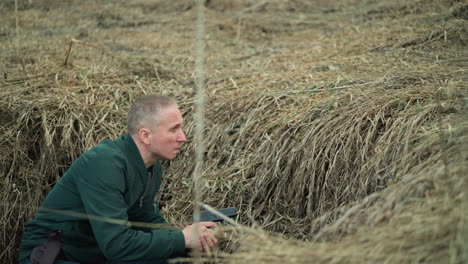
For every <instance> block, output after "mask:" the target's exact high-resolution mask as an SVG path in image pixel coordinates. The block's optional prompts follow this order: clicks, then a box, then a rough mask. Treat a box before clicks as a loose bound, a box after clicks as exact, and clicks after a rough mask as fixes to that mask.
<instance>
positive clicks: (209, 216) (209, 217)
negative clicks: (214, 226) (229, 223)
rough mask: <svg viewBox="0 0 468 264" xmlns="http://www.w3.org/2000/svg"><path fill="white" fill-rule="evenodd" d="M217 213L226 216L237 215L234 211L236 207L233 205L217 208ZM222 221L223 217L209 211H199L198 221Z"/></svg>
mask: <svg viewBox="0 0 468 264" xmlns="http://www.w3.org/2000/svg"><path fill="white" fill-rule="evenodd" d="M218 212H219V213H221V214H223V215H225V216H227V217H235V216H236V215H237V213H236V208H235V207H230V208H223V209H219V210H218ZM208 221H212V222H223V218H221V217H219V216H217V215H215V214H213V213H211V212H209V211H201V212H200V222H208Z"/></svg>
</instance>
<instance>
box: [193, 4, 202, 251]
mask: <svg viewBox="0 0 468 264" xmlns="http://www.w3.org/2000/svg"><path fill="white" fill-rule="evenodd" d="M203 2H204V0H197V24H196V43H195V45H196V50H195V52H196V61H195V78H196V79H195V82H196V86H197V90H196V98H195V104H196V112H195V124H196V127H195V171H194V175H193V183H194V195H195V197H194V205H195V208H194V212H193V222H194V223H198V222H200V202H201V199H202V195H201V175H202V172H203V153H204V151H205V146H204V143H203V129H204V113H205V97H204V81H205V80H204V78H205V76H204V75H205V74H204V68H203V57H204V46H205V40H204V35H205V28H204V23H205V17H204V7H203ZM196 230H197V231H196V232H197V233H196V236H197V238H199V235H200V234H199V233H198V228H196ZM195 252H197V251H195ZM198 252H199V251H198Z"/></svg>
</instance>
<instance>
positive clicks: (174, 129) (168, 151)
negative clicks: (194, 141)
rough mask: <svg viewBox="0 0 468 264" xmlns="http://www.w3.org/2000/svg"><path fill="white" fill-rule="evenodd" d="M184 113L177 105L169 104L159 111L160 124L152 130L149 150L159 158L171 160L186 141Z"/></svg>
mask: <svg viewBox="0 0 468 264" xmlns="http://www.w3.org/2000/svg"><path fill="white" fill-rule="evenodd" d="M182 124H183V119H182V114H181V113H180V110H179V108H178V107H177V106H176V105H169V106H166V107H164V108H163V109H161V111H160V112H159V124H158V125H157V127H156V128H154V129H152V130H151V135H150V138H151V144H150V146H149V150H150V152H151V153H152V155H153V156H154V157H155V158H156V159H158V160H161V159H164V160H171V159H173V158H175V157H176V156H177V153H178V152H179V150H180V147H181V146H182V143H184V142H186V141H187V139H186V138H185V135H184V132H182Z"/></svg>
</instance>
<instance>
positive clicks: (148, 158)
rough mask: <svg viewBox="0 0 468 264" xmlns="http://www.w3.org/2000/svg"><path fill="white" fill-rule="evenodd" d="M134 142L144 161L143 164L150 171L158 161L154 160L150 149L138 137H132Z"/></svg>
mask: <svg viewBox="0 0 468 264" xmlns="http://www.w3.org/2000/svg"><path fill="white" fill-rule="evenodd" d="M132 138H133V141H134V142H135V145H136V146H137V148H138V152H140V155H141V158H142V159H143V163H144V164H145V167H146V168H147V169H148V168H150V167H151V166H153V165H154V164H156V162H158V159H156V158H154V156H152V155H151V152H149V151H148V149H147V148H146V147H145V145H144V144H143V143H142V142H141V141H140V139H139V138H138V137H136V136H132Z"/></svg>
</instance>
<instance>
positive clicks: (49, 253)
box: [29, 232, 62, 264]
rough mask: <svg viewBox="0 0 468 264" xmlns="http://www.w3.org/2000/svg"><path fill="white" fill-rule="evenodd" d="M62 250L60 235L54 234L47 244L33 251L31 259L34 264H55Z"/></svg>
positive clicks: (50, 236)
mask: <svg viewBox="0 0 468 264" xmlns="http://www.w3.org/2000/svg"><path fill="white" fill-rule="evenodd" d="M61 250H62V245H61V244H60V238H59V233H58V232H53V233H51V234H50V235H49V238H48V239H47V241H46V242H44V243H43V244H42V245H39V246H37V247H35V248H34V249H33V251H32V253H31V257H30V258H29V259H30V260H31V262H32V263H34V264H53V263H54V262H55V260H57V257H58V255H59V254H60V251H61Z"/></svg>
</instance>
